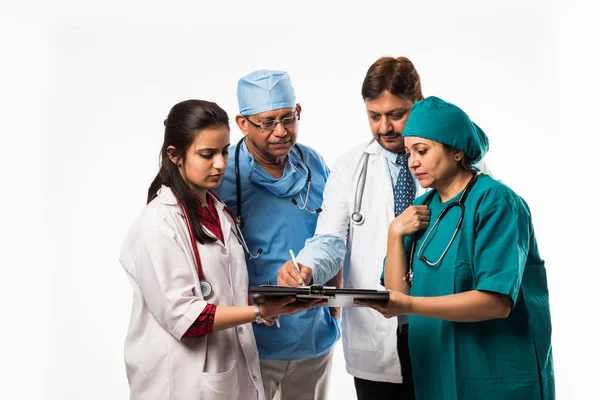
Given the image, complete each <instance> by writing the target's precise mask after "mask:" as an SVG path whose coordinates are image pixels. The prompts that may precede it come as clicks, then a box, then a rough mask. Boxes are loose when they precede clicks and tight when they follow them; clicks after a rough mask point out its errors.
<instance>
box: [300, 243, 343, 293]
mask: <svg viewBox="0 0 600 400" xmlns="http://www.w3.org/2000/svg"><path fill="white" fill-rule="evenodd" d="M344 257H346V243H345V242H344V240H342V239H341V238H339V237H337V236H335V235H329V234H321V235H315V236H314V237H312V238H309V239H308V240H307V241H306V243H305V244H304V248H303V249H302V250H301V251H300V252H299V253H298V256H297V257H296V260H297V261H298V262H299V263H301V264H304V265H306V266H308V267H310V268H312V274H313V275H312V277H313V283H316V284H319V285H322V284H324V283H325V282H327V281H328V280H330V279H331V278H333V277H334V276H335V275H336V274H337V273H338V272H339V270H340V267H341V266H342V262H343V261H344Z"/></svg>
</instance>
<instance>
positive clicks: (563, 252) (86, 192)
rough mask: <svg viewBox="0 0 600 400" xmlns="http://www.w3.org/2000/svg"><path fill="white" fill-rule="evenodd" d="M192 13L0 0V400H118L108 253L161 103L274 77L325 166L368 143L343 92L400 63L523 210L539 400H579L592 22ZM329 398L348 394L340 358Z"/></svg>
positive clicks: (114, 284)
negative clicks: (552, 384) (543, 313)
mask: <svg viewBox="0 0 600 400" xmlns="http://www.w3.org/2000/svg"><path fill="white" fill-rule="evenodd" d="M5 3H6V4H5ZM13 3H14V4H13ZM46 3H49V4H46ZM50 3H51V5H50ZM207 3H210V4H203V2H200V1H198V2H180V1H173V2H160V3H152V2H147V1H146V2H123V3H122V2H117V1H98V2H93V3H91V2H83V1H78V2H75V1H53V2H43V3H42V2H39V3H36V2H31V1H21V2H12V3H11V4H9V2H4V1H2V2H1V3H0V51H1V53H0V116H1V119H0V121H1V125H0V132H1V134H0V137H1V142H0V144H1V147H0V151H1V152H2V155H1V156H0V163H1V164H0V166H1V168H2V178H1V179H2V192H1V195H0V215H1V216H2V217H1V222H0V230H1V231H0V233H1V237H0V238H1V240H0V255H1V256H0V257H1V258H0V260H1V261H0V262H1V267H2V275H0V276H1V278H0V279H1V282H2V283H1V284H0V300H1V303H0V307H1V314H0V316H1V319H0V321H2V322H3V323H2V327H1V329H0V339H1V340H0V359H1V360H2V362H1V363H0V376H2V384H1V385H0V398H3V399H56V400H58V399H124V398H127V396H128V386H127V380H126V376H125V371H124V363H123V341H124V338H125V333H126V328H127V323H128V318H129V311H130V304H131V296H132V291H131V287H130V285H129V283H128V281H127V279H126V276H125V274H124V272H123V270H122V268H121V266H120V265H119V263H118V261H117V257H118V254H119V250H120V245H121V242H122V240H123V238H124V235H125V233H126V231H127V229H128V228H129V226H130V224H131V223H132V222H133V220H134V219H135V217H136V216H137V215H138V214H139V212H140V211H141V208H142V207H143V206H144V203H145V197H146V190H147V187H148V185H149V183H150V181H151V180H152V178H153V177H154V175H155V173H156V171H157V167H158V165H157V162H158V154H159V149H160V145H161V142H162V121H163V120H164V118H165V117H166V115H167V113H168V111H169V109H170V107H171V106H172V105H174V104H175V103H177V102H179V101H181V100H185V99H189V98H201V99H207V100H212V101H216V102H217V103H218V104H220V105H221V106H222V107H223V108H225V109H226V110H227V112H228V113H229V115H230V117H231V118H233V117H234V115H235V113H236V112H237V103H236V98H235V91H236V83H237V80H238V78H240V77H241V76H243V75H245V74H247V73H249V72H251V71H253V70H255V69H261V68H267V69H282V70H286V71H288V72H289V74H290V76H291V78H292V81H293V83H294V86H295V88H296V94H297V98H298V101H299V102H300V103H301V104H302V106H303V113H302V122H301V127H300V141H301V142H303V143H305V144H308V145H310V146H312V147H314V148H316V149H317V150H319V151H320V152H321V153H322V154H323V156H324V157H325V159H326V161H327V162H328V163H329V164H330V165H331V164H333V162H334V161H335V159H336V158H337V157H338V156H340V155H341V154H343V153H344V152H345V151H347V150H348V149H349V148H351V147H353V146H354V145H355V144H358V143H360V142H363V141H365V140H367V139H368V138H369V137H370V133H369V130H368V124H367V118H366V115H365V112H364V104H363V102H362V99H361V96H360V88H361V84H362V80H363V78H364V75H365V73H366V71H367V69H368V67H369V66H370V65H371V63H372V62H374V61H375V60H376V59H377V58H378V57H380V56H383V55H391V56H395V57H396V56H400V55H404V56H407V57H409V58H410V59H411V60H412V61H413V62H414V63H415V65H416V67H417V69H418V71H419V73H420V75H421V79H422V83H423V92H424V94H425V95H432V94H435V95H437V96H439V97H442V98H444V99H446V100H449V101H451V102H454V103H456V104H458V105H459V106H461V107H462V108H463V109H464V110H465V111H466V112H467V113H468V114H469V115H470V116H471V118H472V119H474V120H475V121H476V122H477V123H478V124H479V125H480V126H481V127H483V129H484V130H485V131H486V133H487V134H488V136H489V138H490V144H491V150H490V152H489V154H488V156H487V162H488V163H489V164H490V166H491V168H492V169H493V171H494V173H495V175H496V176H497V177H498V178H500V179H501V180H503V181H504V182H505V183H507V184H509V185H510V186H511V187H512V188H513V189H515V190H516V191H517V193H519V194H520V195H521V196H523V197H524V198H525V199H526V200H527V202H528V203H529V205H530V207H531V209H532V213H533V218H534V224H535V228H536V232H537V237H538V242H539V247H540V251H541V253H542V256H543V257H544V259H545V260H546V261H547V268H548V279H549V286H550V296H551V307H552V318H553V325H554V331H553V345H554V361H555V373H556V387H557V398H559V399H587V398H597V393H598V390H597V386H598V385H597V373H598V367H597V365H598V363H597V360H598V356H600V352H599V351H598V346H597V343H598V339H597V338H598V331H597V326H598V324H597V319H598V310H597V308H598V307H597V306H598V304H599V302H598V297H597V292H598V289H597V288H598V278H599V276H600V274H599V273H598V271H599V269H600V262H598V251H597V247H598V244H597V243H596V242H597V239H598V237H599V235H598V227H597V226H598V222H600V221H599V218H598V216H597V214H598V207H597V196H596V195H595V193H597V186H598V177H597V172H598V167H597V163H596V159H597V158H598V156H597V155H596V154H597V145H598V140H597V136H598V133H599V129H598V126H597V123H596V119H597V118H596V116H597V115H598V113H599V110H598V105H599V102H598V101H597V97H596V96H597V92H598V89H599V86H598V83H599V79H598V72H597V71H598V60H597V53H598V44H597V38H598V37H600V35H599V29H598V28H596V27H593V25H597V21H596V18H595V17H594V15H597V13H594V12H592V11H593V10H592V9H591V7H590V6H589V5H588V4H586V3H585V2H582V1H552V2H548V1H542V0H539V1H534V0H531V1H523V0H522V1H513V0H509V1H502V2H481V1H452V2H447V1H429V2H417V1H415V2H405V1H390V2H377V1H371V2H361V3H359V4H357V5H350V4H349V2H325V1H320V2H308V1H304V2H295V3H293V4H292V3H290V2H285V4H283V3H284V2H276V1H272V2H257V1H253V2H250V1H248V2H243V1H240V2H224V1H223V2H222V3H221V4H220V5H216V4H213V3H216V2H207ZM590 3H591V2H590ZM231 132H232V142H233V141H235V140H237V139H238V138H239V137H240V133H239V131H238V129H237V127H236V126H235V125H233V124H232V126H231ZM382 229H385V228H384V227H382ZM331 394H332V396H331V398H333V399H352V398H354V396H355V395H354V388H353V384H352V380H351V377H350V376H349V375H348V374H347V373H346V372H345V369H344V362H343V356H342V352H341V346H338V347H336V353H335V364H334V372H333V380H332V390H331Z"/></svg>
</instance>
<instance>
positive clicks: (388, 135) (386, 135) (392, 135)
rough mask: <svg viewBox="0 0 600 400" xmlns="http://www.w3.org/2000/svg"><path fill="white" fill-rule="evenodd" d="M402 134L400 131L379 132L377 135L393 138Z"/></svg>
mask: <svg viewBox="0 0 600 400" xmlns="http://www.w3.org/2000/svg"><path fill="white" fill-rule="evenodd" d="M400 136H402V134H401V133H396V132H394V133H384V134H380V135H379V137H386V138H395V137H400Z"/></svg>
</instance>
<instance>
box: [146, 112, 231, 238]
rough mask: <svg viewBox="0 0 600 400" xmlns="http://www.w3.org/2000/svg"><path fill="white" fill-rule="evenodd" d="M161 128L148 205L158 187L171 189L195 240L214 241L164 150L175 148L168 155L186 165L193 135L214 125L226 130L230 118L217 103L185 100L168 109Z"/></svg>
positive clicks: (193, 198)
mask: <svg viewBox="0 0 600 400" xmlns="http://www.w3.org/2000/svg"><path fill="white" fill-rule="evenodd" d="M164 125H165V140H164V142H163V145H162V148H161V150H160V170H159V171H158V174H157V175H156V178H154V181H152V183H151V184H150V188H148V203H150V202H151V201H152V200H153V199H154V198H156V196H157V191H158V189H160V187H161V185H165V186H168V187H170V188H171V190H172V191H173V193H174V194H175V196H177V197H178V198H179V199H180V200H181V203H182V205H183V207H184V208H185V211H186V212H187V215H188V217H189V219H190V225H191V226H192V231H193V232H194V236H196V239H197V240H198V241H199V242H200V243H206V242H214V241H215V240H216V239H215V238H213V237H211V236H209V235H208V234H207V233H206V232H205V231H204V229H202V221H201V220H200V217H199V216H198V198H197V197H196V196H195V195H194V192H193V191H192V189H190V187H189V186H188V185H187V184H186V183H185V181H184V180H183V178H182V177H181V174H180V173H179V169H178V168H177V165H175V163H173V162H172V161H171V160H170V159H169V155H168V154H167V148H168V147H169V146H173V147H175V150H174V151H173V152H172V153H171V155H172V156H175V157H176V158H177V159H179V160H181V163H185V155H186V153H187V150H188V148H189V147H190V146H191V145H192V143H193V142H194V140H195V139H196V135H198V134H199V133H200V131H202V130H204V129H210V128H214V127H217V126H223V125H224V126H226V127H227V128H228V129H229V117H228V116H227V113H226V112H225V110H223V109H222V108H221V107H219V106H218V105H217V104H216V103H213V102H210V101H204V100H186V101H182V102H181V103H177V104H175V105H174V106H173V108H171V111H169V116H168V117H167V119H166V120H165V123H164Z"/></svg>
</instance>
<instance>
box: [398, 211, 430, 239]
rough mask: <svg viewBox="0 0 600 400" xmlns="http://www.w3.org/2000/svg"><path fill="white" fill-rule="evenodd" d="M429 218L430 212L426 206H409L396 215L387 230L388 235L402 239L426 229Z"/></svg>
mask: <svg viewBox="0 0 600 400" xmlns="http://www.w3.org/2000/svg"><path fill="white" fill-rule="evenodd" d="M430 218H431V211H429V207H427V206H410V207H408V208H407V209H406V210H404V211H403V212H402V214H400V215H398V216H397V217H396V218H394V220H393V221H392V223H391V224H390V228H389V230H388V234H389V235H393V236H396V237H400V238H404V237H405V236H408V235H412V234H413V233H415V232H416V231H419V230H422V229H425V228H427V226H428V225H429V220H430Z"/></svg>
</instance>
